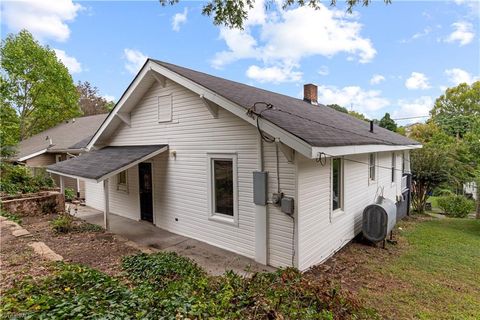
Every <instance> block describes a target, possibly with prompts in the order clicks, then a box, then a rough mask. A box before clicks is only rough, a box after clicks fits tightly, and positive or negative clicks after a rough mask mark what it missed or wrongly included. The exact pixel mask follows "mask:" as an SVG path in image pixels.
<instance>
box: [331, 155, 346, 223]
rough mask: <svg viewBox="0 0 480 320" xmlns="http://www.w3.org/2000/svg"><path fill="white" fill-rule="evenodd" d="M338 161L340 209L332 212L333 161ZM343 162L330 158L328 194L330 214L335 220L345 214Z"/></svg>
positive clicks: (341, 159)
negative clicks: (329, 194) (329, 197)
mask: <svg viewBox="0 0 480 320" xmlns="http://www.w3.org/2000/svg"><path fill="white" fill-rule="evenodd" d="M334 159H340V169H341V170H340V207H339V208H337V209H335V210H333V160H334ZM344 163H345V161H344V160H343V157H342V158H332V161H330V193H331V195H332V197H331V199H330V212H331V213H332V216H333V217H334V218H335V217H337V216H340V215H342V214H343V213H344V212H345V166H344Z"/></svg>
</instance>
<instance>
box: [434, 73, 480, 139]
mask: <svg viewBox="0 0 480 320" xmlns="http://www.w3.org/2000/svg"><path fill="white" fill-rule="evenodd" d="M431 116H432V121H433V122H435V123H436V124H437V125H438V126H439V127H441V128H442V129H443V130H444V131H445V132H447V133H448V134H450V135H452V136H458V137H463V136H464V135H465V134H466V133H467V132H469V131H470V130H472V129H473V124H474V123H475V121H476V120H475V119H478V118H479V117H480V81H477V82H474V83H473V84H472V85H468V84H466V83H462V84H460V85H458V86H456V87H454V88H449V89H447V90H446V92H445V94H442V95H441V96H440V97H439V98H438V99H437V100H436V101H435V105H434V107H433V109H432V111H431Z"/></svg>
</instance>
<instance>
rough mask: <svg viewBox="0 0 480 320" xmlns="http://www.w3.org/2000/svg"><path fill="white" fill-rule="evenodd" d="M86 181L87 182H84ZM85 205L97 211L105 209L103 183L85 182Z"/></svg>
mask: <svg viewBox="0 0 480 320" xmlns="http://www.w3.org/2000/svg"><path fill="white" fill-rule="evenodd" d="M84 181H85V180H84ZM85 204H86V205H87V206H89V207H92V208H94V209H97V210H102V211H103V209H104V206H105V201H104V197H103V182H100V183H95V182H92V181H85Z"/></svg>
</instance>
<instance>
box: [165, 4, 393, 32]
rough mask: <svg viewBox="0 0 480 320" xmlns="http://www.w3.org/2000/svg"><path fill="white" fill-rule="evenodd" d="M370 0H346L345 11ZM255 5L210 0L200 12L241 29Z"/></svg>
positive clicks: (282, 5) (310, 5)
mask: <svg viewBox="0 0 480 320" xmlns="http://www.w3.org/2000/svg"><path fill="white" fill-rule="evenodd" d="M159 2H160V4H161V5H162V6H166V5H174V4H177V3H178V2H180V0H159ZM325 2H327V3H328V4H329V5H330V6H335V5H336V4H337V0H326V1H325ZM371 2H372V0H347V1H346V3H347V12H349V13H352V11H353V8H354V7H355V6H357V5H363V6H368V5H369V4H370V3H371ZM384 2H385V3H387V4H389V3H391V0H384ZM320 3H322V1H321V0H282V3H281V8H282V9H283V10H285V9H288V8H289V7H292V6H309V7H312V8H314V9H320ZM254 5H255V0H210V1H209V2H207V3H206V4H205V5H204V6H203V7H202V14H203V15H206V16H208V17H213V24H215V25H224V26H226V27H229V28H236V29H243V26H244V23H245V21H246V20H247V18H248V11H249V10H250V9H252V8H253V6H254ZM275 5H276V2H275V1H274V0H267V1H266V4H265V7H266V8H267V9H268V8H270V7H272V6H275Z"/></svg>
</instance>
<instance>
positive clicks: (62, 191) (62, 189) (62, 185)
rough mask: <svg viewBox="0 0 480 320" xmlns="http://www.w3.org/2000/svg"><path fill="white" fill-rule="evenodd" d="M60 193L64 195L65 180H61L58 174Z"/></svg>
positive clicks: (61, 177)
mask: <svg viewBox="0 0 480 320" xmlns="http://www.w3.org/2000/svg"><path fill="white" fill-rule="evenodd" d="M60 193H61V194H63V195H65V182H64V181H63V176H60Z"/></svg>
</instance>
